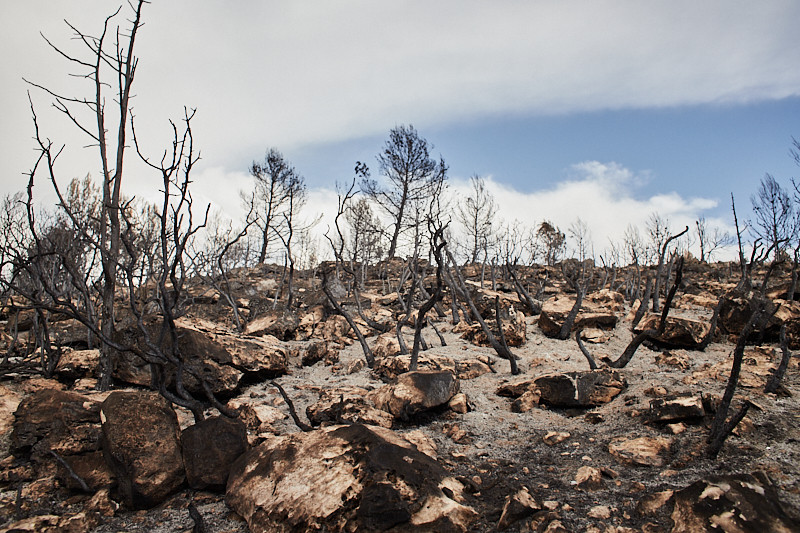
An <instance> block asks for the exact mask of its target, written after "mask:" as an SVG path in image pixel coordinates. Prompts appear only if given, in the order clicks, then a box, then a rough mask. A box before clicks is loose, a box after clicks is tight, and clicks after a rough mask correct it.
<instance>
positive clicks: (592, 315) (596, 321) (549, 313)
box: [539, 295, 617, 337]
mask: <svg viewBox="0 0 800 533" xmlns="http://www.w3.org/2000/svg"><path fill="white" fill-rule="evenodd" d="M574 304H575V298H574V297H568V296H563V295H558V296H553V297H552V298H550V299H548V300H547V301H545V302H544V303H543V304H542V312H541V314H539V328H540V329H541V330H542V333H544V334H545V335H546V336H548V337H556V336H558V334H559V333H560V332H561V327H562V326H563V324H564V321H565V320H566V318H567V315H569V312H570V311H571V310H572V306H573V305H574ZM616 325H617V315H616V313H614V312H613V311H610V310H605V309H603V308H602V307H600V306H599V305H597V304H595V303H593V302H592V301H591V300H590V299H589V298H586V299H584V301H583V303H582V305H581V311H580V312H579V313H578V316H577V317H576V318H575V323H574V324H573V325H572V330H571V331H575V330H576V329H578V328H601V329H602V328H607V329H608V328H613V327H615V326H616Z"/></svg>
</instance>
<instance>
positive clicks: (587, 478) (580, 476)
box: [575, 466, 603, 490]
mask: <svg viewBox="0 0 800 533" xmlns="http://www.w3.org/2000/svg"><path fill="white" fill-rule="evenodd" d="M575 483H576V485H577V486H579V487H582V488H585V489H590V490H591V489H597V488H600V487H601V486H602V484H603V474H602V472H600V470H599V469H597V468H594V467H592V466H582V467H580V468H579V469H578V473H577V474H576V475H575Z"/></svg>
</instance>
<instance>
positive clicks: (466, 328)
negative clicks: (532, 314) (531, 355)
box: [454, 306, 528, 346]
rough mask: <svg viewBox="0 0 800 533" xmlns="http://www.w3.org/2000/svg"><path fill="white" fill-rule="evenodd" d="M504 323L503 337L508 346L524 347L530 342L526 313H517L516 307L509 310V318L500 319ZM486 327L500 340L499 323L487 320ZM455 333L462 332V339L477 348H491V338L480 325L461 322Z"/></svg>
mask: <svg viewBox="0 0 800 533" xmlns="http://www.w3.org/2000/svg"><path fill="white" fill-rule="evenodd" d="M500 320H501V322H502V323H503V335H505V338H506V344H508V345H509V346H522V345H523V344H525V341H527V340H528V335H527V327H528V324H527V322H526V321H525V313H523V312H522V311H517V310H516V309H514V307H513V306H512V307H510V308H509V309H508V317H507V318H506V319H504V318H503V317H502V316H501V317H500ZM486 325H487V326H489V329H491V331H492V334H493V335H494V336H495V337H496V338H497V340H498V341H499V340H500V337H499V330H498V329H497V321H496V320H495V319H494V318H490V319H486ZM454 331H455V332H461V338H462V339H464V340H466V341H469V342H471V343H472V344H474V345H476V346H490V344H489V337H488V336H487V335H486V333H484V331H483V328H482V327H481V325H480V324H478V323H473V324H467V323H465V322H459V323H458V325H457V326H456V327H455V328H454Z"/></svg>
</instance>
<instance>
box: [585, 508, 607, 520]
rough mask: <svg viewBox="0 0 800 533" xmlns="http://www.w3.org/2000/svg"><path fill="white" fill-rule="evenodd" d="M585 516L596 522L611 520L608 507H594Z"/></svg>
mask: <svg viewBox="0 0 800 533" xmlns="http://www.w3.org/2000/svg"><path fill="white" fill-rule="evenodd" d="M586 515H587V516H588V517H589V518H595V519H597V520H608V519H609V518H611V508H610V507H609V506H608V505H595V506H594V507H592V508H591V509H589V512H588V513H586Z"/></svg>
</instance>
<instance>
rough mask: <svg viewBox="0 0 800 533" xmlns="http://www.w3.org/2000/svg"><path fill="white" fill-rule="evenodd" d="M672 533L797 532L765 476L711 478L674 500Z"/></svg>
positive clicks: (798, 525) (796, 523) (796, 525)
mask: <svg viewBox="0 0 800 533" xmlns="http://www.w3.org/2000/svg"><path fill="white" fill-rule="evenodd" d="M673 499H674V501H675V507H674V510H673V512H672V520H673V522H674V523H675V526H674V527H673V529H672V532H673V533H695V532H700V531H718V532H725V533H734V532H735V533H740V532H752V533H757V532H761V531H800V522H799V521H797V519H796V518H793V517H792V516H791V515H789V514H788V513H787V512H786V510H785V508H784V504H783V503H782V502H781V501H780V499H779V498H778V491H777V490H776V488H775V486H774V485H773V484H772V482H771V481H770V479H769V478H768V477H767V475H766V474H764V473H762V472H755V473H753V474H733V475H725V476H711V477H710V478H708V479H704V480H700V481H697V482H695V483H692V484H691V485H689V486H688V487H686V488H685V489H683V490H680V491H678V492H676V493H675V494H674V496H673Z"/></svg>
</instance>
